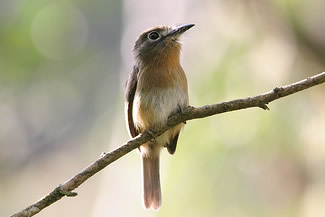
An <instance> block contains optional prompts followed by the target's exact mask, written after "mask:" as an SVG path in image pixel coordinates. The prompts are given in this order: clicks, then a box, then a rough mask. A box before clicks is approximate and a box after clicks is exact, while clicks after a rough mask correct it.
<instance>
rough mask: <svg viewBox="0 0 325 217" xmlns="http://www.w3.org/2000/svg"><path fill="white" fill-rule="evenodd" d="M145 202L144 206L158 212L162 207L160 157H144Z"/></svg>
mask: <svg viewBox="0 0 325 217" xmlns="http://www.w3.org/2000/svg"><path fill="white" fill-rule="evenodd" d="M142 172H143V202H144V206H145V207H146V208H147V209H148V208H150V207H151V208H153V209H154V210H158V209H159V208H160V206H161V190H160V177H159V156H157V157H154V158H150V157H146V156H142Z"/></svg>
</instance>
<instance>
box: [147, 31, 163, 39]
mask: <svg viewBox="0 0 325 217" xmlns="http://www.w3.org/2000/svg"><path fill="white" fill-rule="evenodd" d="M148 38H149V39H150V40H152V41H156V40H158V39H159V38H160V35H159V33H158V32H156V31H152V32H150V33H149V34H148Z"/></svg>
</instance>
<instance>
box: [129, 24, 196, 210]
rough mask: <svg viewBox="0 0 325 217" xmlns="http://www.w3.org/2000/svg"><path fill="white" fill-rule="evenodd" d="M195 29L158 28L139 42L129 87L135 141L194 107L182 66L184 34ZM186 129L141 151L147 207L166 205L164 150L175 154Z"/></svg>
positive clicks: (168, 134)
mask: <svg viewBox="0 0 325 217" xmlns="http://www.w3.org/2000/svg"><path fill="white" fill-rule="evenodd" d="M193 26H194V24H186V25H180V26H176V27H171V26H166V25H160V26H155V27H152V28H150V29H148V30H146V31H144V32H143V33H141V34H140V35H139V37H138V38H137V40H136V42H135V45H134V49H133V54H134V60H135V61H134V66H133V70H132V71H131V73H129V76H128V78H127V81H126V84H125V119H126V123H127V128H128V132H129V134H130V136H131V137H136V136H137V135H139V134H141V133H143V132H145V131H148V132H149V133H150V132H152V131H151V130H152V129H154V128H155V127H159V126H162V125H165V124H166V123H167V120H168V117H169V116H170V115H172V114H174V113H177V112H182V111H183V109H184V108H185V107H186V106H188V105H189V96H188V84H187V78H186V75H185V72H184V70H183V68H182V66H181V64H180V52H181V43H180V36H181V35H182V34H183V33H184V32H186V31H187V30H189V29H190V28H192V27H193ZM183 126H184V123H180V124H178V125H176V126H174V127H172V128H171V129H169V130H167V131H166V132H164V133H163V134H162V135H160V136H158V137H157V138H154V139H152V140H150V141H148V142H146V143H144V144H142V145H141V146H140V147H139V151H140V154H141V159H142V160H141V162H142V175H143V204H144V207H145V208H147V209H149V208H152V209H154V210H158V209H159V208H160V207H161V201H162V199H161V187H160V172H159V156H160V151H161V150H162V148H164V147H165V148H167V150H168V152H169V153H170V154H174V153H175V151H176V145H177V140H178V136H179V133H180V131H181V129H182V128H183Z"/></svg>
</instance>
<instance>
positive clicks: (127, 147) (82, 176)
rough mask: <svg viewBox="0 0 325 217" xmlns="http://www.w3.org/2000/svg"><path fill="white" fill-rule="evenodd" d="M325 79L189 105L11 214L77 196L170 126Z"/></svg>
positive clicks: (20, 216) (19, 216) (261, 103)
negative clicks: (99, 174) (84, 185)
mask: <svg viewBox="0 0 325 217" xmlns="http://www.w3.org/2000/svg"><path fill="white" fill-rule="evenodd" d="M324 82H325V72H322V73H320V74H317V75H315V76H313V77H310V78H307V79H304V80H302V81H299V82H296V83H293V84H290V85H287V86H282V87H276V88H274V89H273V90H271V91H269V92H266V93H263V94H261V95H258V96H254V97H248V98H245V99H236V100H232V101H228V102H222V103H218V104H213V105H206V106H202V107H198V108H195V107H192V106H188V107H186V108H184V109H183V111H182V113H177V114H174V115H172V116H171V117H170V118H169V119H168V123H167V124H166V125H164V126H160V127H158V128H156V129H155V130H154V131H153V132H150V133H148V132H144V133H143V134H140V135H138V136H137V137H135V138H133V139H131V140H129V141H128V142H126V143H124V144H123V145H122V146H121V147H119V148H117V149H115V150H114V151H112V152H110V153H103V154H102V155H101V156H100V158H99V159H98V160H96V161H95V162H93V163H92V164H90V165H89V166H88V167H86V168H85V169H83V170H82V171H81V172H80V173H78V174H77V175H75V176H73V177H72V178H71V179H69V180H67V181H66V182H65V183H63V184H62V185H59V186H58V187H57V188H55V189H54V190H53V191H52V192H51V193H49V194H48V195H46V196H45V197H43V198H42V199H40V200H39V201H37V202H35V203H34V204H32V205H30V206H29V207H27V208H25V209H23V210H22V211H20V212H18V213H16V214H14V215H12V217H30V216H33V215H35V214H37V213H38V212H40V211H41V210H42V209H44V208H46V207H48V206H50V205H51V204H52V203H54V202H56V201H57V200H60V199H61V198H62V197H64V196H76V195H77V194H76V193H75V192H72V191H73V190H74V189H76V188H77V187H79V186H80V185H81V184H82V183H83V182H85V181H86V180H87V179H89V178H90V177H91V176H93V175H94V174H96V173H97V172H99V171H100V170H102V169H103V168H105V167H106V166H108V165H109V164H110V163H112V162H114V161H116V160H117V159H119V158H120V157H122V156H124V155H125V154H127V153H129V152H130V151H132V150H133V149H135V148H137V147H139V146H140V145H142V144H143V143H145V142H147V141H149V140H150V139H152V136H154V137H157V136H159V135H161V134H162V133H164V132H165V131H166V130H168V129H169V128H171V127H173V126H175V125H177V124H179V123H181V122H184V121H187V120H192V119H198V118H204V117H208V116H211V115H215V114H220V113H225V112H230V111H235V110H240V109H246V108H252V107H259V108H262V109H264V110H268V109H269V108H268V107H267V104H268V103H270V102H272V101H274V100H276V99H279V98H282V97H285V96H288V95H291V94H294V93H297V92H299V91H301V90H304V89H307V88H310V87H313V86H315V85H318V84H321V83H324Z"/></svg>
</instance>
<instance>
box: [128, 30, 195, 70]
mask: <svg viewBox="0 0 325 217" xmlns="http://www.w3.org/2000/svg"><path fill="white" fill-rule="evenodd" d="M193 26H194V24H187V25H181V26H177V27H170V26H155V27H153V28H150V29H148V30H146V31H144V32H143V33H141V34H140V36H139V37H138V39H137V40H136V42H135V45H134V55H135V58H136V61H137V62H141V63H146V64H148V63H149V64H150V63H154V64H157V63H161V62H164V61H171V62H174V61H178V62H179V55H180V49H181V44H180V43H179V37H180V36H181V35H182V34H183V33H184V32H186V31H187V30H188V29H190V28H192V27H193Z"/></svg>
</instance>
